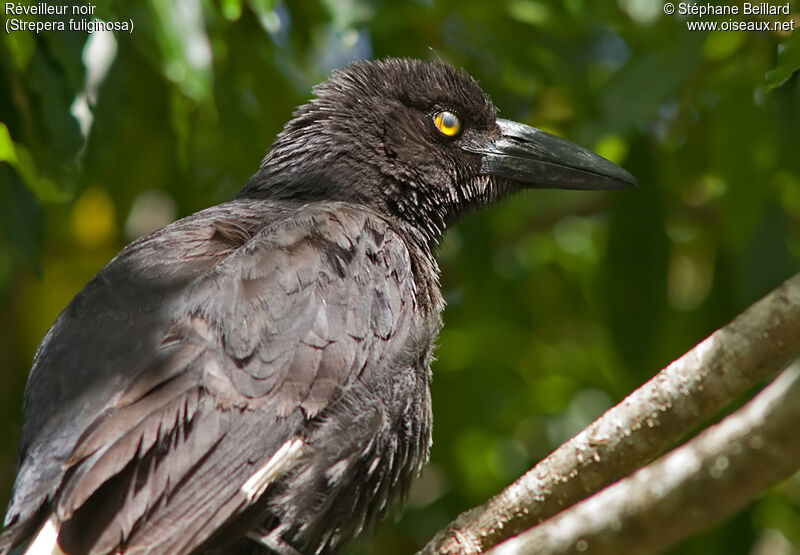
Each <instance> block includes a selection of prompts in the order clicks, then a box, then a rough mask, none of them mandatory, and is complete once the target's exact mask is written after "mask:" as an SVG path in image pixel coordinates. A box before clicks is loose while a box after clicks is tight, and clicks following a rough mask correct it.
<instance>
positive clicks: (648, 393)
mask: <svg viewBox="0 0 800 555" xmlns="http://www.w3.org/2000/svg"><path fill="white" fill-rule="evenodd" d="M798 337H800V274H798V275H795V276H794V277H792V278H790V279H789V280H787V281H786V282H784V283H783V284H782V285H781V286H779V287H778V288H777V289H775V290H774V291H772V292H771V293H770V294H768V295H767V296H766V297H764V298H763V299H761V300H760V301H758V302H757V303H755V304H754V305H753V306H751V307H750V308H748V309H747V310H746V311H744V312H743V313H742V314H740V315H739V316H738V317H737V318H736V319H735V320H733V322H731V323H730V324H728V325H726V326H725V327H723V328H721V329H719V330H717V331H716V332H715V333H714V334H712V335H711V336H709V337H708V338H707V339H705V340H704V341H702V342H701V343H699V344H698V345H697V346H696V347H694V348H693V349H692V350H691V351H689V352H688V353H686V354H685V355H684V356H682V357H681V358H679V359H678V360H676V361H675V362H673V363H672V364H670V365H669V366H668V367H667V368H665V369H664V370H662V371H661V372H660V373H659V374H657V375H656V376H655V377H654V378H653V379H651V380H650V381H648V382H647V383H646V384H644V385H643V386H642V387H640V388H639V389H637V390H636V391H634V392H633V393H632V394H631V395H629V396H628V397H627V398H626V399H625V400H623V401H622V402H621V403H620V404H618V405H617V406H615V407H614V408H612V409H610V410H609V411H607V412H606V413H605V414H604V415H603V416H602V417H600V418H599V419H598V420H597V421H595V422H594V423H593V424H591V425H590V426H589V427H588V428H586V429H585V430H583V431H582V432H581V433H580V434H578V435H577V436H575V437H574V438H572V439H571V440H570V441H568V442H567V443H565V444H564V445H562V446H561V447H559V448H558V449H556V450H555V451H554V452H553V453H551V454H550V455H549V456H548V457H547V458H545V459H544V460H542V461H541V462H540V463H539V464H537V465H536V466H535V467H534V468H533V469H531V470H530V471H528V472H527V473H526V474H525V475H523V476H522V477H521V478H519V479H518V480H517V481H516V482H514V483H513V484H512V485H511V486H509V487H508V488H506V489H505V490H504V491H503V492H501V493H500V494H498V495H497V496H495V497H494V498H493V499H491V500H489V501H488V502H487V503H486V504H484V505H482V506H480V507H477V508H475V509H472V510H470V511H467V512H465V513H463V514H461V515H460V516H459V517H458V518H457V519H456V520H455V521H454V522H452V523H451V524H450V525H449V526H448V527H446V528H445V529H443V530H442V531H440V532H439V533H438V534H437V535H436V536H435V537H434V538H433V539H432V540H431V541H430V542H429V543H428V545H426V546H425V548H423V550H422V553H425V554H445V553H447V554H449V553H467V554H475V553H482V552H483V551H485V550H486V549H488V548H489V547H491V546H493V545H496V544H497V543H499V542H500V541H503V540H504V539H506V538H509V537H511V536H513V535H516V534H518V533H519V532H521V531H523V530H525V529H528V528H530V527H532V526H534V525H535V524H537V523H539V522H541V521H543V520H545V519H547V518H549V517H551V516H553V515H555V514H556V513H558V512H560V511H561V510H563V509H564V508H566V507H569V506H571V505H574V504H575V503H577V502H578V501H581V500H582V499H585V498H586V497H588V496H589V495H591V494H593V493H594V492H596V491H599V490H600V489H602V488H604V487H606V486H608V485H609V484H611V483H613V482H616V481H617V480H619V479H621V478H624V477H626V476H628V475H630V474H631V473H632V472H634V471H635V470H637V469H639V468H641V467H642V466H644V465H645V464H647V463H649V462H651V461H652V460H653V459H655V458H656V457H657V456H658V455H659V454H661V453H662V452H663V451H665V450H666V449H668V448H669V447H671V446H672V445H674V444H675V442H676V441H678V440H679V439H680V438H681V437H683V436H684V435H685V434H686V433H687V432H689V431H690V430H692V429H693V428H695V427H696V426H698V425H699V424H701V423H703V422H704V421H705V420H707V419H708V418H710V417H711V416H713V415H714V414H715V413H716V412H718V411H719V410H721V409H722V408H724V407H725V406H726V405H727V404H728V403H729V402H730V401H731V400H732V399H734V398H735V397H736V396H738V395H740V394H741V393H743V392H744V391H746V390H747V389H748V388H749V387H751V386H753V385H754V384H756V383H758V382H759V381H760V380H763V379H765V378H768V377H770V376H772V375H774V374H775V373H777V372H778V371H780V370H781V369H783V368H785V367H786V365H787V364H788V363H789V362H791V361H792V360H793V359H795V358H797V357H798V356H799V355H800V341H798V339H797V338H798Z"/></svg>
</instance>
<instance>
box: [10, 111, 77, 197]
mask: <svg viewBox="0 0 800 555" xmlns="http://www.w3.org/2000/svg"><path fill="white" fill-rule="evenodd" d="M0 162H7V163H8V164H9V165H10V166H11V167H13V168H14V169H15V170H16V171H17V173H19V175H20V176H21V177H22V179H23V180H24V182H25V184H26V185H27V186H28V189H30V190H31V191H32V192H33V193H34V194H35V195H36V196H37V197H38V199H39V200H40V201H44V202H64V201H66V200H69V198H70V196H71V195H70V194H69V193H68V192H66V191H62V190H61V189H59V187H58V185H56V184H55V183H54V182H53V181H51V180H49V179H45V178H43V177H40V176H39V174H38V172H37V171H36V164H35V163H34V161H33V156H32V155H31V153H30V151H29V150H28V149H27V148H25V147H24V146H22V145H20V144H16V143H14V141H13V140H12V139H11V134H10V133H9V132H8V127H6V124H5V123H3V122H2V121H0Z"/></svg>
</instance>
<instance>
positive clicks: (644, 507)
mask: <svg viewBox="0 0 800 555" xmlns="http://www.w3.org/2000/svg"><path fill="white" fill-rule="evenodd" d="M799 398H800V364H795V365H794V366H793V367H791V368H790V369H789V370H786V371H785V372H784V373H783V374H781V375H780V376H779V377H778V378H777V379H776V380H775V381H774V382H773V383H772V385H770V386H769V387H767V388H766V389H764V391H762V392H761V393H760V394H759V395H758V396H757V397H756V398H755V399H753V400H752V401H750V402H749V403H748V404H747V405H746V406H745V407H744V408H742V409H740V410H739V411H737V412H736V413H734V414H732V415H731V416H728V417H727V418H725V419H724V420H723V421H722V422H721V423H719V424H717V425H715V426H712V427H710V428H709V429H707V430H705V431H704V432H703V433H702V434H700V435H698V436H697V437H696V438H694V439H693V440H692V441H690V442H688V443H687V444H686V445H683V446H682V447H679V448H677V449H675V450H674V451H672V452H671V453H669V454H668V455H665V456H664V457H661V458H660V459H659V460H658V461H656V462H654V463H653V464H651V465H650V466H648V467H646V468H643V469H641V470H639V471H638V472H636V473H635V474H634V475H633V476H631V477H629V478H626V479H625V480H622V481H621V482H618V483H616V484H614V485H612V486H610V487H608V488H606V489H605V490H603V491H601V492H600V493H598V494H597V495H593V496H592V497H590V498H589V499H586V500H585V501H582V502H580V503H578V504H577V505H575V506H573V507H571V508H569V509H568V510H566V511H564V512H562V513H560V514H558V515H557V516H555V517H553V518H551V519H550V520H547V521H545V522H544V523H542V524H540V525H539V526H537V527H535V528H532V529H531V530H528V531H527V532H524V533H523V534H520V535H519V536H517V537H514V538H511V539H510V540H507V541H505V542H503V543H502V544H500V545H499V546H497V547H495V548H494V549H492V550H491V551H490V553H492V554H494V555H502V554H506V553H508V554H511V553H525V554H526V555H536V554H545V553H546V554H548V555H557V554H560V553H578V552H582V551H587V550H591V553H593V554H606V553H608V554H616V553H631V554H632V555H637V554H647V553H658V552H661V551H662V550H664V549H666V548H668V547H670V546H672V545H674V544H676V543H678V542H679V541H681V540H683V539H685V538H687V537H689V536H691V535H692V534H694V533H696V532H698V531H700V530H703V529H705V528H707V527H709V526H711V525H712V524H714V523H716V522H718V521H720V520H722V518H724V517H725V516H728V515H730V514H731V513H733V512H734V511H736V510H737V509H739V508H741V507H742V506H744V505H745V504H747V502H748V501H750V500H751V499H752V498H753V497H755V496H756V495H758V494H759V493H760V492H762V491H763V490H765V489H767V488H768V487H769V486H771V485H772V484H774V483H775V482H777V481H778V480H781V479H783V478H786V477H788V476H790V475H791V474H792V473H793V472H795V471H796V470H797V469H798V468H800V442H798V441H797V423H798V422H800V403H798V402H797V399H799Z"/></svg>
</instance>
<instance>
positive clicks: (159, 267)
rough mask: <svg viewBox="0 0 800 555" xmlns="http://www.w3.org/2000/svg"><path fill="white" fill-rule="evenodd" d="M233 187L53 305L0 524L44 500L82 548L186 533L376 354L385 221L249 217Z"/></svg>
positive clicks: (17, 522)
mask: <svg viewBox="0 0 800 555" xmlns="http://www.w3.org/2000/svg"><path fill="white" fill-rule="evenodd" d="M248 202H249V201H234V202H233V203H228V204H226V205H220V206H219V207H215V208H212V209H209V210H207V211H204V212H201V213H198V214H197V215H195V216H192V217H190V218H187V219H186V220H182V221H180V222H176V223H175V224H173V225H172V226H169V227H167V228H165V229H164V230H161V231H160V232H157V233H156V234H154V235H151V236H150V237H148V238H146V239H144V240H140V241H138V242H136V243H134V244H132V245H131V246H129V247H128V248H126V249H125V250H124V251H123V252H122V253H121V254H120V255H118V256H117V257H116V258H115V259H114V260H113V261H112V262H111V263H109V265H108V266H107V267H106V268H105V269H104V270H103V271H101V272H100V273H99V274H98V276H97V277H96V278H95V279H94V280H93V281H92V282H91V283H90V284H89V285H88V286H87V287H86V288H85V289H84V291H83V292H82V293H81V294H79V295H78V296H77V297H76V299H75V300H74V301H73V302H72V303H71V304H70V305H69V306H68V307H67V309H65V311H64V313H63V314H62V315H61V316H60V318H59V320H58V321H57V322H56V324H55V325H54V327H53V328H52V329H51V331H50V332H49V333H48V335H47V337H46V338H45V340H43V342H42V345H41V346H40V349H39V351H38V353H37V355H36V359H35V363H34V368H33V370H32V377H31V379H30V381H29V384H28V388H27V390H26V428H25V429H24V430H23V438H22V444H23V452H22V458H21V470H20V473H19V475H18V480H17V484H16V485H15V493H14V497H13V499H12V502H11V505H10V506H9V511H8V514H7V516H6V523H7V525H13V526H15V527H19V528H20V529H23V528H24V529H28V530H29V529H30V528H31V527H35V526H36V523H33V522H32V521H33V520H35V518H34V517H35V515H36V514H37V513H39V512H40V509H41V507H42V506H44V505H46V504H47V503H48V502H49V501H51V500H54V501H55V505H54V509H55V512H56V515H57V516H58V518H59V520H60V521H62V522H67V526H65V528H64V529H63V530H62V532H63V537H62V539H63V540H64V541H65V542H66V543H67V544H69V545H71V546H74V547H77V548H78V549H79V550H81V551H83V550H84V549H85V550H86V551H87V552H95V553H102V552H107V551H109V550H112V549H115V548H116V546H117V545H118V544H119V543H120V541H123V542H127V545H128V546H129V547H131V548H133V547H134V546H135V545H142V546H146V549H150V550H152V549H155V550H156V551H155V552H158V551H162V550H169V549H173V548H175V547H180V548H181V549H184V548H189V547H191V546H196V545H199V544H200V543H202V542H203V541H204V540H205V539H206V538H207V537H208V536H209V535H210V534H211V533H212V532H213V531H214V530H213V528H214V527H218V526H220V525H222V524H223V523H224V522H225V521H227V520H228V519H229V517H230V516H231V515H234V514H235V513H236V511H239V510H242V507H243V505H242V504H241V503H239V501H238V500H236V501H235V502H227V503H226V502H225V501H226V500H228V501H230V500H231V499H233V497H234V496H235V495H236V493H237V492H239V490H240V488H241V486H242V485H243V484H244V483H245V482H246V481H247V479H248V478H249V477H251V476H252V475H253V473H255V472H256V471H257V470H258V468H259V467H260V466H261V465H263V464H265V463H266V462H267V461H269V460H270V458H271V457H272V455H273V454H274V453H275V452H276V451H277V450H278V449H279V448H280V447H281V446H282V445H284V444H285V443H286V442H287V441H290V440H292V438H295V437H298V436H301V435H302V433H303V429H304V425H305V424H306V423H307V422H309V421H310V420H311V419H314V418H315V417H318V416H319V415H320V413H322V412H323V411H324V410H325V409H326V408H327V407H328V406H330V405H331V403H332V402H333V401H334V400H335V399H336V398H337V395H339V394H340V393H341V391H342V390H343V389H345V388H347V387H348V384H350V383H352V382H353V381H354V380H358V379H359V376H360V375H361V373H363V372H368V371H371V369H372V368H374V367H375V366H376V365H378V364H380V361H381V360H385V359H386V358H387V357H389V356H390V354H389V353H387V349H388V344H389V343H388V342H387V339H389V338H390V337H392V336H393V334H395V333H396V332H397V328H398V326H402V325H408V319H409V314H410V313H411V311H412V308H413V307H412V306H411V304H412V303H414V302H415V301H414V299H415V289H414V280H413V277H412V273H411V264H410V260H409V253H408V250H407V248H406V246H405V244H404V243H403V242H402V241H401V240H400V239H399V237H398V236H397V235H396V234H395V233H394V232H393V231H392V230H391V229H390V228H389V227H388V225H387V224H386V223H385V222H384V221H383V220H381V219H380V218H377V217H376V216H374V215H372V214H371V213H365V212H364V211H359V210H356V209H353V208H347V207H345V206H343V205H336V206H331V205H308V206H305V207H300V208H295V209H293V210H289V209H285V208H284V209H281V210H277V209H276V210H273V211H272V213H273V214H278V217H275V218H274V220H273V221H266V222H265V221H264V220H263V207H262V208H261V209H259V208H258V207H257V206H255V205H253V204H248ZM262 202H263V201H262ZM233 204H238V206H232V205H233ZM234 216H235V217H234ZM32 411H41V412H40V413H39V414H37V415H35V416H34V417H33V418H29V417H30V416H31V414H30V413H31V412H32ZM40 478H41V479H40ZM189 478H191V480H190V479H189ZM244 497H246V496H244ZM223 506H224V507H226V509H225V510H226V511H228V513H229V514H223V513H220V509H221V508H222V507H223ZM120 508H121V509H120ZM189 513H191V514H192V518H181V516H182V514H183V516H186V514H189ZM70 525H71V528H70ZM209 526H211V528H209ZM156 529H157V531H158V534H153V533H152V532H153V531H154V530H156ZM70 530H72V531H70ZM87 530H89V531H90V533H87ZM140 530H147V531H148V533H147V534H146V535H145V534H143V533H141V534H140V533H139V531H140ZM155 538H162V539H163V541H168V543H169V548H167V547H164V545H166V544H164V545H161V546H157V545H155V544H154V543H153V542H155V541H159V540H156V539H155ZM164 538H166V539H164ZM167 539H168V540H167ZM137 541H138V542H141V543H140V544H137V543H136V542H137ZM134 552H135V549H134Z"/></svg>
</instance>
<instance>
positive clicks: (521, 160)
mask: <svg viewBox="0 0 800 555" xmlns="http://www.w3.org/2000/svg"><path fill="white" fill-rule="evenodd" d="M497 125H498V126H499V127H500V131H501V132H502V135H501V136H500V137H498V138H497V139H494V140H493V141H492V142H491V143H489V145H487V146H486V147H484V148H479V149H478V148H476V149H474V151H475V152H477V153H479V154H481V155H482V156H483V159H482V162H481V164H482V169H483V171H484V172H486V173H487V174H490V175H494V176H497V177H502V178H505V179H511V180H513V181H517V182H519V183H521V184H523V185H524V186H526V187H530V188H536V189H623V188H630V187H637V186H638V185H639V184H638V183H637V182H636V179H634V177H633V176H632V175H631V174H629V173H628V172H626V171H625V170H623V169H622V168H620V167H619V166H617V165H616V164H614V163H613V162H609V161H608V160H606V159H605V158H603V157H602V156H599V155H597V154H595V153H593V152H591V151H589V150H587V149H585V148H583V147H581V146H578V145H576V144H574V143H571V142H569V141H565V140H564V139H560V138H558V137H556V136H555V135H551V134H550V133H546V132H544V131H541V130H539V129H535V128H533V127H529V126H527V125H523V124H521V123H517V122H515V121H509V120H505V119H498V120H497ZM470 150H473V149H470Z"/></svg>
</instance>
